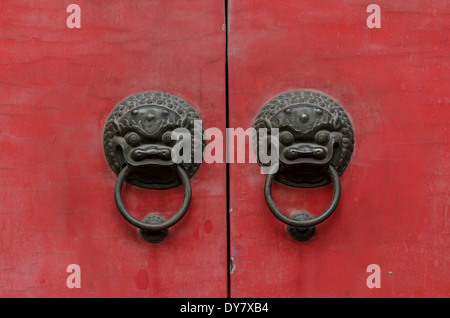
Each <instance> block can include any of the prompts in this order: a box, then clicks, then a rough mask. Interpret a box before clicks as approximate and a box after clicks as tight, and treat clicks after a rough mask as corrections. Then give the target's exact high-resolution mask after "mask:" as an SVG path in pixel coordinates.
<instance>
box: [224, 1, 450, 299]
mask: <svg viewBox="0 0 450 318" xmlns="http://www.w3.org/2000/svg"><path fill="white" fill-rule="evenodd" d="M369 4H371V2H368V1H363V0H352V1H346V0H340V1H335V0H333V1H330V0H320V1H306V0H305V1H297V0H295V1H294V0H288V1H270V0H261V1H253V0H230V1H229V9H228V10H229V11H228V21H229V23H228V63H229V125H230V126H231V127H244V128H245V127H251V126H252V124H253V121H254V119H255V116H256V114H257V113H258V112H259V110H260V108H261V107H262V106H263V105H264V104H266V103H267V102H268V101H269V100H271V99H272V98H274V97H275V96H277V95H279V94H281V93H285V92H289V91H294V90H299V89H305V88H306V89H314V90H318V91H321V92H323V93H325V94H327V95H329V96H331V97H333V98H335V99H337V100H338V101H339V102H340V103H341V104H342V106H343V107H344V109H345V110H346V112H347V113H348V115H349V116H350V118H351V121H352V124H353V129H354V133H355V149H354V153H353V156H352V159H351V161H350V164H349V166H348V168H347V170H346V171H345V172H344V174H343V175H342V176H341V184H342V195H341V200H340V203H339V205H338V208H337V209H336V211H335V212H334V214H333V215H332V216H331V217H330V218H329V219H327V220H326V221H324V222H323V223H321V224H319V225H318V226H317V231H316V234H315V236H313V237H312V238H311V239H310V240H308V241H305V242H299V241H296V240H294V239H292V238H291V237H290V236H289V235H288V234H287V232H286V230H285V225H283V224H282V223H281V222H280V221H279V220H278V219H276V218H275V217H274V216H273V215H272V214H271V213H270V211H269V209H268V207H267V205H266V203H265V200H264V195H263V189H264V180H265V176H264V175H262V174H260V168H259V166H258V165H257V164H234V165H230V210H231V211H230V221H231V222H230V229H231V232H230V233H231V257H232V259H233V268H232V273H231V280H230V281H231V285H230V286H231V292H230V294H231V297H448V296H450V282H449V278H450V270H449V267H448V263H449V253H448V247H449V245H450V236H449V233H450V222H449V218H448V203H449V200H448V192H449V188H448V181H449V177H448V174H449V168H448V167H449V164H448V159H449V150H450V149H449V144H448V123H449V119H450V118H449V111H448V106H449V105H448V103H449V98H448V92H449V91H450V86H449V79H448V74H449V73H450V68H449V63H450V61H449V49H450V46H449V32H448V29H449V26H450V22H449V19H448V15H449V14H450V6H449V4H448V2H447V1H428V0H414V1H382V0H380V1H376V4H378V5H379V8H380V10H381V11H380V12H381V15H380V17H381V28H376V27H375V28H371V27H369V26H372V24H371V23H372V22H374V21H375V20H372V18H370V19H369V20H370V21H369V22H371V23H367V18H368V17H369V16H370V15H371V14H372V13H374V12H373V11H372V10H369V12H367V8H368V6H369ZM331 193H332V187H331V186H330V185H329V186H324V187H319V188H314V189H300V188H293V187H288V186H284V185H280V184H278V183H274V184H273V197H274V201H275V202H276V204H277V205H278V207H279V208H280V210H281V211H283V212H284V213H285V214H286V215H288V216H290V215H291V214H293V213H294V212H297V211H301V210H306V211H308V212H310V213H311V214H313V216H317V215H319V214H320V213H322V212H323V211H324V210H325V209H326V208H327V206H328V205H329V204H330V201H331V196H332V195H331ZM372 264H375V265H378V267H377V268H378V270H374V269H373V268H375V267H373V266H370V265H372ZM371 275H375V276H372V277H371ZM375 280H377V281H376V282H375ZM374 282H375V283H377V284H378V283H380V285H379V286H373V285H372V283H374ZM378 287H379V288H378Z"/></svg>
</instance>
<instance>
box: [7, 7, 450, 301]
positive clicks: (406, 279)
mask: <svg viewBox="0 0 450 318" xmlns="http://www.w3.org/2000/svg"><path fill="white" fill-rule="evenodd" d="M1 7H2V8H1V11H2V13H1V14H0V26H1V28H0V29H1V31H0V35H1V36H0V62H1V63H0V70H1V72H0V92H1V94H0V96H1V97H0V98H1V100H0V109H1V111H0V123H1V127H2V128H1V132H0V145H1V151H2V160H3V161H2V162H3V163H2V166H1V167H0V176H1V183H2V184H1V191H0V193H1V194H0V195H1V205H0V220H1V221H0V224H1V225H0V226H1V234H0V250H1V256H0V296H2V297H146V298H147V297H172V298H173V297H192V298H197V297H220V298H222V297H232V298H233V297H241V298H246V297H275V298H281V297H286V298H291V297H295V298H300V297H422V296H425V297H427V296H433V297H435V296H437V297H447V296H449V295H450V289H449V274H450V273H449V268H448V259H449V254H448V251H447V249H448V246H449V244H450V242H449V233H450V232H449V231H450V222H449V221H448V180H449V178H448V153H449V145H448V129H447V125H448V122H449V119H450V118H449V115H448V114H449V111H448V102H449V101H448V96H447V95H448V91H449V88H450V87H449V84H448V83H449V81H448V73H449V54H448V52H449V45H448V43H449V38H448V32H445V31H446V29H448V28H449V22H448V14H449V13H450V7H449V6H448V4H447V3H446V1H433V2H430V1H425V0H414V1H379V2H378V3H377V5H376V6H374V5H373V4H372V3H369V2H367V1H363V0H354V1H345V0H340V1H326V0H320V1H314V2H311V1H293V0H292V1H291V0H289V1H281V2H280V1H278V2H277V1H269V0H261V1H253V0H228V1H227V2H226V3H224V2H223V1H211V0H194V1H178V0H176V1H159V0H157V1H137V0H136V1H135V0H131V1H127V2H123V1H118V0H113V1H95V2H93V1H84V0H80V1H77V2H76V3H72V4H69V3H67V4H62V3H60V1H56V0H45V1H40V2H39V3H37V2H35V1H29V0H27V1H8V2H7V3H4V4H2V5H1ZM149 91H152V92H164V93H168V94H170V96H175V97H173V98H176V99H177V101H178V102H181V101H183V102H184V103H186V104H189V105H190V106H192V108H193V109H194V110H195V112H196V113H197V115H198V118H201V122H202V125H203V127H204V131H209V132H210V133H211V132H212V133H211V135H214V132H216V134H215V135H214V136H213V137H211V136H210V137H211V138H207V139H208V140H206V141H205V144H206V145H208V144H210V145H211V143H213V142H214V147H210V148H207V149H209V150H211V149H212V148H215V149H214V151H215V152H211V153H210V155H211V156H215V157H214V158H216V159H217V158H220V157H219V156H216V152H217V153H221V154H223V156H222V159H223V160H211V162H206V161H205V160H203V161H202V162H201V163H200V164H199V165H198V167H197V168H196V170H195V172H194V173H193V174H192V175H191V176H190V178H189V183H190V187H191V189H192V196H191V198H190V204H189V206H188V208H187V210H186V211H187V212H186V214H185V215H183V217H182V218H181V219H180V220H179V221H178V222H176V224H174V225H173V226H171V227H170V228H169V234H168V236H167V237H165V239H164V240H163V241H161V242H159V243H149V242H148V241H147V240H145V239H144V237H143V235H142V234H141V231H140V230H139V229H138V228H137V227H135V226H133V225H132V224H130V222H127V220H126V219H124V217H123V216H122V215H121V214H120V213H119V212H118V206H117V204H116V202H115V196H114V189H115V186H116V185H117V180H118V175H117V174H118V173H117V172H118V171H114V169H111V168H112V165H111V162H109V161H108V158H107V156H108V154H107V153H105V142H104V139H105V136H104V134H105V125H106V124H107V122H108V118H109V116H110V114H111V112H112V111H113V109H114V108H115V107H116V106H117V105H119V104H120V103H121V102H123V101H124V100H126V98H128V97H130V96H139V94H143V93H145V92H149ZM296 92H297V93H296ZM298 92H306V93H308V94H310V93H311V94H313V93H315V92H316V93H317V94H320V96H322V95H321V94H323V96H326V97H329V98H331V99H332V100H334V101H336V103H338V104H339V105H341V106H342V108H343V109H344V110H345V114H346V116H348V120H349V121H350V122H351V129H352V133H353V137H354V138H353V140H352V145H353V146H352V148H351V153H352V155H351V158H349V160H348V164H347V165H346V167H345V168H346V169H344V170H345V171H341V172H342V173H340V176H339V184H340V189H341V191H340V192H341V193H340V200H339V203H338V204H337V206H336V207H335V209H334V211H333V213H332V215H330V216H329V217H328V218H327V219H326V220H324V221H323V222H321V223H320V224H317V225H316V227H315V233H314V234H313V235H312V236H311V237H308V239H307V240H304V241H299V240H298V239H295V238H294V237H293V236H292V235H291V234H289V232H288V231H287V230H286V224H284V223H283V222H280V220H279V219H277V217H275V216H274V214H273V213H271V209H270V207H269V205H268V203H267V202H266V200H267V195H266V194H267V193H265V192H264V190H265V182H266V180H267V178H268V175H267V174H264V173H261V166H260V165H259V164H258V163H256V162H255V160H251V155H250V154H248V153H247V154H246V155H245V156H244V160H242V161H239V160H237V157H230V156H227V154H228V155H229V154H230V150H233V152H232V153H234V154H236V153H237V152H238V151H242V150H244V149H242V148H245V150H244V151H249V149H251V148H252V138H249V136H248V135H247V136H244V137H246V139H245V140H246V141H245V142H244V147H240V148H237V146H236V145H238V144H239V143H237V142H235V143H233V144H234V145H235V146H236V147H235V148H233V149H230V147H227V145H226V143H227V138H226V137H227V128H233V129H234V130H235V132H236V131H237V129H238V128H242V130H244V131H245V130H247V129H248V128H251V127H253V126H254V123H255V119H256V118H257V116H258V114H259V112H260V111H261V109H262V108H263V107H265V106H267V105H269V106H267V107H270V102H271V101H273V100H274V99H275V100H276V98H277V97H279V96H288V95H287V94H293V95H295V94H303V93H298ZM306 93H305V94H306ZM152 94H153V93H152ZM154 94H159V93H154ZM162 95H164V94H162ZM152 96H153V97H155V96H156V97H155V99H154V100H153V101H152V102H150V104H151V105H153V104H152V103H156V104H155V105H156V106H157V100H158V98H159V97H160V96H161V95H152ZM158 96H159V97H158ZM289 96H291V95H289ZM326 97H324V98H325V99H324V100H326ZM302 103H304V101H302V102H299V101H298V102H295V103H293V104H292V105H294V106H295V105H298V104H302ZM292 105H291V106H292ZM302 105H303V104H302ZM317 106H318V107H322V106H320V105H317ZM305 107H306V106H305ZM308 107H309V106H307V107H306V108H304V109H303V110H304V111H305V112H306V113H305V114H303V113H302V114H300V115H299V116H300V117H299V118H298V119H299V120H300V122H302V121H303V122H307V121H308V119H309V117H308V116H310V115H311V114H310V113H308V111H306V110H305V109H309V108H308ZM302 116H303V117H302ZM208 129H209V130H208ZM228 131H229V130H228ZM219 132H221V133H222V137H223V138H222V142H221V138H219V135H220V134H219ZM347 133H348V131H347ZM228 136H229V133H228ZM280 136H281V134H280ZM228 141H229V138H228ZM229 144H230V143H228V145H229ZM316 148H317V147H316ZM316 148H314V149H316ZM319 148H320V147H319ZM319 148H317V149H318V151H319V152H320V149H322V148H320V149H319ZM299 149H300V148H299ZM305 149H306V150H305ZM308 149H309V150H308ZM311 149H312V148H307V147H306V148H305V147H303V148H301V149H300V150H298V152H299V153H300V152H301V151H306V152H308V151H310V150H311ZM149 151H150V150H149ZM311 151H312V150H311ZM311 151H310V152H311ZM150 152H151V151H150ZM150 152H149V153H150ZM299 156H300V155H299ZM302 156H303V155H302ZM318 156H319V157H320V154H319V155H318ZM125 159H126V158H125ZM125 159H124V158H122V160H125ZM305 160H306V159H305ZM119 168H120V167H119ZM119 170H120V169H119ZM294 174H295V173H294ZM278 181H279V180H278ZM335 192H336V187H335V186H334V184H331V183H329V182H326V184H323V185H320V186H317V187H316V186H313V187H302V186H300V187H299V186H290V185H287V184H285V183H283V182H277V179H275V181H273V182H272V183H271V196H272V198H273V201H274V202H275V203H276V206H277V208H278V209H279V211H281V213H283V214H284V215H286V216H287V217H290V218H292V216H293V215H294V214H295V213H298V212H300V211H307V212H308V213H309V214H311V216H312V217H313V218H318V217H319V216H320V215H321V213H323V211H326V210H327V208H328V207H329V206H330V202H333V200H334V197H335V194H336V193H335ZM183 196H186V187H183V185H179V186H174V187H170V188H169V189H164V190H161V189H151V188H150V189H149V188H145V187H140V186H139V184H138V185H136V184H131V183H129V182H124V184H123V188H122V189H121V199H122V203H123V205H124V206H126V208H127V210H128V211H129V213H130V214H131V215H132V216H133V217H134V218H136V219H139V220H142V219H144V218H145V216H147V215H148V214H149V213H157V214H158V215H160V216H161V217H163V218H165V219H166V220H169V219H171V218H172V217H173V215H174V214H175V212H176V211H178V210H179V209H180V206H181V205H182V202H183ZM304 230H305V228H301V231H300V232H304Z"/></svg>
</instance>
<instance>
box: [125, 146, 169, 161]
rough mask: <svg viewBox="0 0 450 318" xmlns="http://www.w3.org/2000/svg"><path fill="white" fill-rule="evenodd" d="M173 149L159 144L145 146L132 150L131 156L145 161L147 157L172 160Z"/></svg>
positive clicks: (136, 159)
mask: <svg viewBox="0 0 450 318" xmlns="http://www.w3.org/2000/svg"><path fill="white" fill-rule="evenodd" d="M171 154H172V152H171V149H170V148H167V147H159V146H151V145H150V146H143V147H139V148H136V149H134V150H132V151H131V153H130V156H131V158H132V159H133V160H135V161H143V160H146V159H161V160H166V161H169V160H171Z"/></svg>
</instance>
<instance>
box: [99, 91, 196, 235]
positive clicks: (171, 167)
mask: <svg viewBox="0 0 450 318" xmlns="http://www.w3.org/2000/svg"><path fill="white" fill-rule="evenodd" d="M194 129H200V133H197V134H194ZM180 130H181V131H183V132H185V133H187V134H188V136H187V137H188V138H186V135H184V136H183V135H182V134H180V135H181V136H183V137H181V138H177V137H176V136H177V135H176V133H175V132H177V131H180ZM174 136H175V137H174ZM198 136H200V137H198ZM202 136H203V126H202V124H201V120H200V116H199V115H198V114H197V112H196V111H195V109H194V108H193V107H192V106H191V105H189V104H188V103H187V102H186V101H184V100H183V99H181V98H180V97H177V96H174V95H171V94H168V93H163V92H144V93H139V94H136V95H132V96H130V97H128V98H126V99H124V100H123V101H121V102H120V103H119V104H117V106H116V107H115V108H114V110H113V111H112V112H111V114H110V116H109V118H108V120H107V122H106V125H105V129H104V135H103V137H104V151H105V155H106V158H107V160H108V162H109V165H110V166H111V168H112V170H113V171H114V172H115V173H116V174H117V175H118V178H117V181H116V185H115V189H114V197H115V201H116V205H117V208H118V209H119V212H120V213H121V214H122V216H123V217H124V218H125V219H126V220H127V221H128V222H129V223H131V224H132V225H134V226H136V227H138V228H140V232H141V235H142V237H143V238H144V239H145V240H147V241H149V242H152V243H155V242H160V241H162V240H164V239H165V238H166V237H167V235H168V228H169V227H170V226H172V225H174V224H175V223H177V222H178V221H179V220H180V219H181V218H182V217H183V216H184V214H185V213H186V211H187V209H188V207H189V204H190V201H191V196H192V190H191V184H190V181H189V180H190V178H191V177H192V176H193V175H194V173H195V172H196V171H197V169H198V167H199V165H200V163H199V162H198V160H194V151H191V154H190V158H189V155H188V158H189V159H191V160H182V161H180V160H175V161H174V160H173V150H174V147H175V146H176V145H177V144H178V146H179V143H181V142H183V141H184V142H189V143H190V147H186V149H194V148H195V147H199V145H200V147H201V149H200V151H201V152H202V150H203V147H204V142H203V140H202ZM185 138H186V139H185ZM199 138H200V139H199ZM198 139H199V140H198ZM180 149H182V151H183V150H184V149H183V148H180ZM200 161H201V160H200ZM125 181H127V182H128V183H130V184H132V185H135V186H138V187H143V188H150V189H169V188H172V187H175V186H177V185H179V184H182V185H183V186H184V200H183V203H182V205H181V207H180V209H179V210H178V212H176V213H175V214H174V215H173V216H172V217H171V218H170V219H169V220H165V219H164V218H163V217H161V216H159V215H158V214H154V213H152V214H149V215H147V216H146V217H145V218H144V219H143V220H142V221H141V220H138V219H136V218H135V217H133V216H132V215H131V214H130V213H129V212H128V210H127V209H126V208H125V205H124V203H123V200H122V193H121V192H122V186H123V183H124V182H125Z"/></svg>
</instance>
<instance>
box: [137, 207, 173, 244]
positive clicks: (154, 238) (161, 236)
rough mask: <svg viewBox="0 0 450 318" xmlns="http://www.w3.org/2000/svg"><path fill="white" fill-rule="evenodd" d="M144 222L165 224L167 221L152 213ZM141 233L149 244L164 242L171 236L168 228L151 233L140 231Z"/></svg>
mask: <svg viewBox="0 0 450 318" xmlns="http://www.w3.org/2000/svg"><path fill="white" fill-rule="evenodd" d="M142 221H143V222H145V223H148V224H160V223H163V222H165V221H166V219H165V218H163V217H162V216H160V215H158V214H156V213H151V214H149V215H147V216H146V217H145V218H144V219H143V220H142ZM139 232H140V234H141V236H142V238H143V239H144V240H146V241H147V242H149V243H160V242H162V241H164V240H165V239H166V238H167V236H168V235H169V229H168V228H167V229H163V230H159V231H149V230H143V229H140V230H139Z"/></svg>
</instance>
